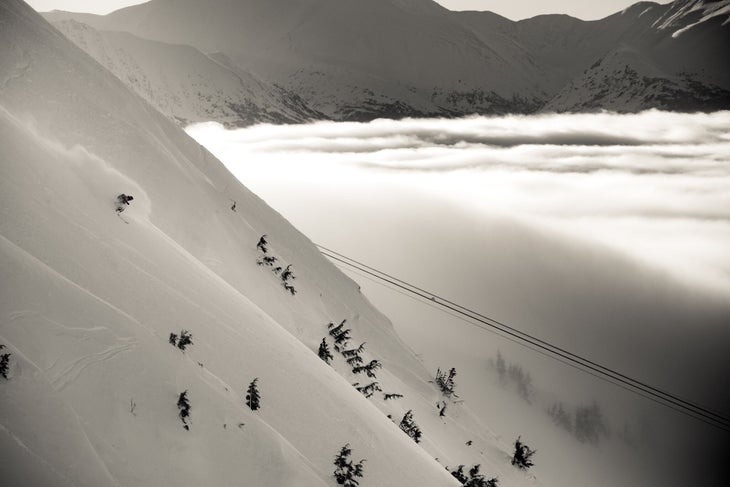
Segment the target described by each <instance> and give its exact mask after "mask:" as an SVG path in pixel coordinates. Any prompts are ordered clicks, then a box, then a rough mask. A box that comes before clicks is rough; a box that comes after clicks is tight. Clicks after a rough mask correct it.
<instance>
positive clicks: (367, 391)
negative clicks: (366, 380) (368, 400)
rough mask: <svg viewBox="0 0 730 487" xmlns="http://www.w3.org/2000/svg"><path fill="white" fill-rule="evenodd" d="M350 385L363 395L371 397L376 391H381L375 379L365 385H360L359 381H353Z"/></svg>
mask: <svg viewBox="0 0 730 487" xmlns="http://www.w3.org/2000/svg"><path fill="white" fill-rule="evenodd" d="M352 385H353V386H354V387H355V389H357V390H358V392H361V393H362V394H363V395H364V396H365V397H371V396H372V395H373V394H375V393H376V392H383V390H382V389H381V388H380V384H378V382H377V381H375V382H371V383H370V384H368V385H366V386H361V385H360V383H359V382H355V383H354V384H352Z"/></svg>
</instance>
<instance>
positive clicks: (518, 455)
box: [512, 436, 536, 470]
mask: <svg viewBox="0 0 730 487" xmlns="http://www.w3.org/2000/svg"><path fill="white" fill-rule="evenodd" d="M535 453H536V450H532V449H530V447H529V446H527V445H525V444H524V443H522V441H521V440H520V437H519V436H518V437H517V440H515V453H514V455H513V456H512V465H514V466H516V467H517V468H520V469H522V470H527V469H528V468H530V467H532V466H533V465H534V463H532V460H530V458H531V457H532V456H533V455H534V454H535Z"/></svg>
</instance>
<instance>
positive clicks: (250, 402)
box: [246, 377, 261, 411]
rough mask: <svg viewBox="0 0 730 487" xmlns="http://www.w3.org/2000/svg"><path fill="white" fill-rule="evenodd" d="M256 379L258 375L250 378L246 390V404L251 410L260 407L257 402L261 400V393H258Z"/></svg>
mask: <svg viewBox="0 0 730 487" xmlns="http://www.w3.org/2000/svg"><path fill="white" fill-rule="evenodd" d="M258 380H259V378H258V377H256V378H255V379H254V380H252V381H251V383H250V384H249V385H248V390H247V391H246V406H248V407H249V408H251V411H256V410H258V409H259V408H260V407H261V405H260V404H259V401H260V400H261V395H260V394H259V389H258V385H257V382H258Z"/></svg>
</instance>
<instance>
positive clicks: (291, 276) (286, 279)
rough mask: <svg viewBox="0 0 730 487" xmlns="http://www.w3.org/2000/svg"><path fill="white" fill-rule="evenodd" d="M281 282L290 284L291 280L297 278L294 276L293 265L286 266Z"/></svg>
mask: <svg viewBox="0 0 730 487" xmlns="http://www.w3.org/2000/svg"><path fill="white" fill-rule="evenodd" d="M280 277H281V280H282V281H284V282H289V279H296V276H295V275H294V271H292V270H291V264H289V265H288V266H286V269H284V272H282V273H281V276H280Z"/></svg>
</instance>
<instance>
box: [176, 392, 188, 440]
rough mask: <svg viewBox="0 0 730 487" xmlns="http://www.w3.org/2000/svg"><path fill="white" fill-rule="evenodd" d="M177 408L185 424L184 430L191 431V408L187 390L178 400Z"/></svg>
mask: <svg viewBox="0 0 730 487" xmlns="http://www.w3.org/2000/svg"><path fill="white" fill-rule="evenodd" d="M177 408H178V409H179V410H180V419H181V420H182V422H183V428H185V429H186V430H188V431H189V430H190V426H189V425H188V418H189V417H190V409H191V407H190V400H189V399H188V391H187V390H185V391H183V392H181V393H180V396H179V397H178V398H177Z"/></svg>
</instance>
